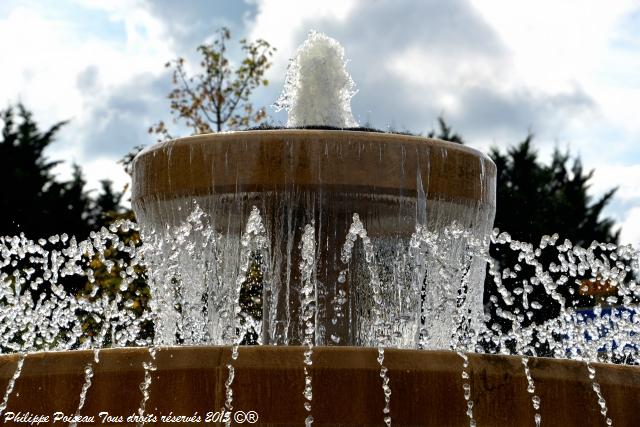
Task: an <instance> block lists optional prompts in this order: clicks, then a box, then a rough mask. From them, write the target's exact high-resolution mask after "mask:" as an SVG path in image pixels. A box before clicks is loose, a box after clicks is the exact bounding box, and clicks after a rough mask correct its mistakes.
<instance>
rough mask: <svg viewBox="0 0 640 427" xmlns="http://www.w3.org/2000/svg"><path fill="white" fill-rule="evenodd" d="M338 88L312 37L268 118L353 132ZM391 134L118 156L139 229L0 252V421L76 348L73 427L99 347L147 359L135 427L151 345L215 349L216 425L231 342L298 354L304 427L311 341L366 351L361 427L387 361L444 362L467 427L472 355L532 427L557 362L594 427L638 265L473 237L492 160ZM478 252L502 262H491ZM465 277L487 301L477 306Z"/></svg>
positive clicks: (633, 339)
mask: <svg viewBox="0 0 640 427" xmlns="http://www.w3.org/2000/svg"><path fill="white" fill-rule="evenodd" d="M353 88H354V85H353V81H352V80H351V78H350V77H349V75H348V73H347V72H346V69H345V66H344V54H343V50H342V48H341V47H340V46H339V44H338V43H337V42H335V41H334V40H332V39H329V38H328V37H326V36H324V35H321V34H318V33H312V34H311V35H310V37H309V39H308V40H307V42H305V44H304V45H303V46H302V47H301V48H300V49H299V50H298V52H297V53H296V59H295V60H294V62H292V63H291V64H290V66H289V74H288V76H287V88H286V90H285V93H284V94H283V96H282V97H281V99H280V100H279V101H278V105H280V106H281V107H283V108H287V109H288V110H289V113H290V116H289V117H290V122H291V123H290V124H292V125H295V126H307V125H323V126H326V125H330V126H337V127H349V126H354V125H355V124H356V122H355V120H354V119H353V115H352V114H351V109H350V106H349V100H350V98H351V96H353V94H354V89H353ZM320 94H326V97H323V96H321V95H320ZM314 132H315V133H314ZM265 135H266V136H265ZM270 138H271V139H270ZM402 138H405V139H404V140H402V141H398V140H396V139H393V136H391V135H387V134H363V133H362V132H351V133H350V131H306V133H300V132H298V131H282V132H281V133H278V134H277V135H276V136H273V134H270V133H269V132H268V131H265V132H247V133H236V134H226V135H225V134H222V135H216V139H215V140H212V141H206V143H205V144H199V141H201V140H198V139H197V138H193V139H189V138H187V139H185V140H184V141H183V142H184V143H173V142H172V143H167V144H166V145H160V146H158V147H155V148H154V149H152V150H147V151H146V152H144V153H142V154H141V156H140V157H139V158H138V159H137V160H136V162H137V163H136V165H135V168H136V169H135V171H134V179H135V180H136V182H134V191H135V192H136V193H135V194H134V200H133V204H134V208H135V210H136V213H137V217H138V220H139V223H140V225H138V224H137V223H134V222H131V221H123V220H120V221H116V222H115V223H114V224H112V225H111V226H110V227H109V228H108V229H107V228H103V229H101V230H99V231H96V232H94V233H92V234H91V236H90V237H89V238H88V239H86V240H83V241H77V240H76V239H75V238H73V237H71V238H70V237H69V236H66V235H61V236H52V237H50V238H49V239H46V240H45V239H40V240H37V241H33V240H30V239H29V238H27V237H26V236H23V235H21V236H13V237H8V236H5V237H0V285H1V286H0V350H1V351H2V353H4V354H6V353H17V354H18V358H17V359H16V364H15V368H14V370H13V372H12V374H11V375H10V376H9V378H8V382H7V385H6V387H5V393H4V396H3V399H2V403H0V414H1V413H4V412H6V410H7V409H10V408H11V405H12V402H13V401H14V400H15V399H19V398H20V397H19V396H17V395H14V389H15V386H16V384H19V382H20V380H21V375H23V371H24V370H25V369H23V368H24V367H25V361H28V360H30V357H34V356H37V354H40V353H39V352H43V351H61V350H82V349H92V350H93V352H94V353H93V359H92V360H90V361H88V362H86V363H84V364H83V365H82V366H83V374H82V381H81V384H79V385H78V389H77V390H78V391H77V393H78V398H77V400H76V401H75V402H74V406H73V411H74V412H73V413H74V414H75V415H73V414H72V415H73V416H72V417H70V419H69V420H65V421H66V422H68V423H71V424H76V423H81V422H82V411H83V408H84V407H85V403H86V401H87V399H90V398H91V394H92V392H93V391H94V387H95V386H96V385H98V384H99V381H98V379H97V378H96V375H97V374H96V373H98V372H99V371H100V369H101V363H102V357H100V358H99V357H98V352H99V351H100V349H102V348H107V347H127V346H135V347H147V348H148V352H147V354H146V355H145V358H144V359H143V360H141V361H140V362H139V363H138V362H137V363H138V365H137V366H138V367H139V370H140V372H141V374H140V376H139V377H137V381H138V384H139V390H138V391H139V395H138V397H137V402H139V405H138V409H137V411H136V415H137V417H134V418H132V420H134V421H133V422H135V423H138V424H144V423H145V422H151V418H149V417H150V416H151V413H153V412H155V410H156V409H157V408H155V407H149V406H150V405H149V402H150V401H151V400H150V399H151V398H152V393H151V389H152V387H153V382H154V381H157V380H161V376H159V375H158V374H157V371H156V370H157V369H158V367H159V366H161V365H162V363H166V362H163V361H162V360H163V359H162V358H163V351H168V350H165V349H166V348H172V347H173V346H184V345H192V346H219V345H224V346H229V348H230V354H228V355H226V356H225V358H224V360H223V361H221V365H220V366H222V367H224V372H223V374H221V375H222V378H223V381H222V382H221V384H220V387H221V389H222V394H224V401H223V403H224V406H225V409H226V410H227V411H229V412H231V411H233V410H234V408H235V407H236V406H237V405H236V403H235V399H236V398H237V397H241V394H239V392H238V388H237V386H239V385H240V384H243V383H242V381H246V378H244V379H243V378H242V374H241V373H240V371H238V370H236V367H237V365H238V364H240V362H241V361H242V359H243V357H251V353H250V352H248V353H247V354H246V356H245V355H244V353H243V351H245V347H244V345H245V344H258V345H267V344H270V345H282V346H291V345H302V346H303V350H302V353H301V355H302V357H300V358H298V359H297V361H298V362H299V372H300V375H302V378H301V380H302V381H301V384H302V387H301V389H300V390H298V391H297V392H296V393H298V395H299V397H301V398H302V401H301V402H302V404H303V406H304V416H303V417H301V418H300V420H298V422H299V423H303V422H304V423H305V424H306V425H310V424H312V423H313V422H314V420H317V416H315V415H316V413H314V411H315V410H316V408H317V407H318V403H317V399H318V398H319V394H318V391H317V384H318V382H319V381H321V379H322V378H321V376H320V375H319V374H317V373H315V372H316V371H315V369H317V365H318V363H317V357H320V358H321V356H322V352H320V354H318V352H317V351H318V348H320V349H322V347H317V346H342V345H352V346H358V347H374V348H375V349H376V351H377V352H376V356H377V357H376V356H372V358H373V362H374V363H376V362H377V363H376V369H377V372H378V374H379V378H377V383H376V384H377V388H376V389H375V390H373V389H371V390H367V392H368V393H376V395H379V396H380V399H379V403H380V405H381V406H380V412H377V414H378V415H379V421H380V422H384V423H385V424H387V425H391V422H392V420H394V422H397V421H395V420H396V419H398V417H401V416H402V414H398V413H392V408H393V405H394V404H396V403H395V402H397V400H398V399H399V398H398V397H397V396H398V395H397V393H396V392H395V390H396V389H395V387H401V386H402V384H401V383H399V382H397V381H395V380H394V378H393V375H392V374H393V372H394V371H393V370H392V368H391V366H392V365H393V363H394V361H393V357H394V356H393V355H394V354H396V353H390V352H389V351H388V349H406V350H416V351H418V350H452V351H454V352H456V353H457V355H459V356H456V357H457V359H456V363H458V364H459V368H458V372H459V374H458V376H459V377H460V379H461V380H462V382H461V384H460V386H459V387H458V388H456V390H457V391H456V392H457V393H458V394H459V396H458V397H459V398H463V399H464V402H465V403H464V404H465V417H466V419H467V421H468V423H469V424H470V425H471V426H474V425H476V424H477V423H478V421H477V420H478V413H477V408H478V406H477V404H476V403H477V400H478V399H477V397H478V396H476V395H474V393H475V392H474V390H475V389H476V388H479V387H481V384H478V383H474V382H473V375H474V373H473V362H472V358H471V357H470V355H472V354H473V353H487V354H500V355H514V356H518V357H520V363H519V365H520V369H521V372H522V374H523V375H524V386H523V387H524V388H525V389H526V393H527V395H528V400H529V404H530V406H531V408H532V409H533V411H534V412H533V416H532V418H533V419H530V421H532V422H533V423H535V424H536V425H542V423H544V422H547V421H550V422H553V419H550V420H548V418H549V417H547V416H545V417H544V418H543V417H542V415H541V414H542V411H543V410H544V408H545V404H547V403H548V404H549V405H550V404H552V402H548V401H545V400H544V399H542V398H541V395H542V394H541V392H540V388H541V387H543V386H544V381H545V380H544V379H541V381H538V379H537V378H536V377H535V375H534V371H533V370H532V367H531V365H532V361H534V360H535V359H534V358H536V357H539V356H546V357H554V358H557V359H574V360H577V361H579V362H580V363H583V364H584V365H585V370H584V377H585V379H587V380H588V382H589V384H590V387H591V388H592V394H593V401H594V405H596V406H597V407H598V412H599V413H600V414H601V416H602V421H603V422H604V423H606V424H607V425H612V424H613V422H614V421H615V420H614V419H613V417H612V416H611V408H612V406H611V401H610V400H607V396H606V395H605V393H604V392H603V390H602V388H601V386H600V383H599V382H598V381H597V380H596V371H597V368H596V366H595V365H594V364H595V363H596V362H609V363H614V362H615V363H623V364H629V365H637V364H638V363H639V362H640V357H639V356H640V355H639V349H640V340H639V338H638V337H639V336H640V334H639V332H640V320H639V319H640V317H639V316H638V301H639V299H640V287H639V286H638V284H637V274H638V271H639V270H640V268H639V262H640V261H639V260H640V254H639V253H638V251H637V250H636V249H634V248H633V247H631V246H616V245H613V244H605V243H597V242H594V243H592V244H591V245H589V246H588V247H580V246H574V245H573V244H572V243H571V242H570V241H568V240H564V241H562V243H560V244H558V242H561V240H560V238H559V236H558V235H556V234H554V235H550V236H544V237H543V238H542V239H541V241H540V242H539V244H537V245H534V244H533V243H527V242H519V241H516V240H514V239H512V238H511V237H510V236H509V234H507V233H506V232H499V231H498V230H495V231H493V232H492V231H491V226H492V221H493V214H494V210H493V209H494V206H493V205H492V203H491V202H492V200H493V198H494V196H495V195H494V193H492V191H493V190H492V187H491V185H490V184H491V180H490V175H491V174H490V172H491V171H492V170H495V169H492V168H495V166H493V163H492V162H491V161H490V160H489V159H487V158H486V157H484V156H482V155H479V154H478V153H476V152H473V151H472V150H469V149H467V148H464V147H455V146H449V145H445V144H443V143H440V142H437V141H435V142H434V141H430V142H429V144H427V143H426V142H425V140H424V139H420V138H413V139H412V138H411V137H402ZM171 144H173V145H171ZM207 150H212V151H207ZM216 150H217V151H216ZM265 159H266V160H265ZM184 164H188V165H189V166H190V169H186V170H185V169H184V168H181V167H179V166H181V165H184ZM175 165H178V166H175ZM260 168H263V169H264V170H265V171H266V172H261V171H260V170H259V169H260ZM173 169H178V170H179V171H180V172H179V173H175V174H172V172H171V170H173ZM157 170H164V171H165V172H163V173H165V174H166V176H164V175H161V173H160V172H156V171H157ZM212 171H214V172H212ZM372 171H373V172H372ZM145 174H146V175H145ZM154 174H155V175H154ZM147 175H153V176H158V177H159V178H157V179H156V180H155V181H153V180H148V179H145V176H147ZM494 175H495V174H494ZM165 178H166V179H165ZM469 182H473V183H475V184H469ZM467 185H468V186H470V187H471V190H469V188H468V187H467ZM187 190H188V191H187ZM490 245H493V247H494V248H496V249H499V250H500V251H501V252H503V253H509V254H511V255H513V256H511V257H507V258H505V259H514V260H516V261H515V262H514V264H512V265H500V264H499V263H498V262H497V261H496V260H494V259H492V258H491V256H490V255H489V247H490ZM485 279H486V280H491V281H493V283H494V284H495V287H496V289H497V293H496V294H494V295H490V296H489V298H488V299H487V300H486V301H485V305H483V292H482V290H483V284H484V281H485ZM595 284H598V285H603V286H606V287H607V289H608V295H607V296H606V298H600V299H598V298H596V297H593V296H592V297H588V296H585V297H583V298H582V300H585V299H587V300H588V303H589V304H590V305H592V306H594V307H595V309H593V310H587V309H585V308H584V307H583V306H582V305H580V303H579V302H580V301H581V300H580V299H578V298H576V295H577V294H584V295H587V294H588V292H589V290H590V286H593V285H595ZM225 354H226V353H225ZM454 355H455V353H454ZM460 359H462V360H460ZM501 360H502V359H501ZM253 368H254V369H255V367H253ZM26 372H28V369H27V370H26ZM598 378H600V377H598ZM241 390H242V392H246V391H247V390H246V388H244V389H242V388H241ZM74 393H76V392H74ZM300 395H301V396H300ZM392 396H393V399H392ZM474 402H476V403H474ZM301 406H302V405H301ZM14 415H15V414H14ZM230 422H231V421H230V420H226V423H227V424H230Z"/></svg>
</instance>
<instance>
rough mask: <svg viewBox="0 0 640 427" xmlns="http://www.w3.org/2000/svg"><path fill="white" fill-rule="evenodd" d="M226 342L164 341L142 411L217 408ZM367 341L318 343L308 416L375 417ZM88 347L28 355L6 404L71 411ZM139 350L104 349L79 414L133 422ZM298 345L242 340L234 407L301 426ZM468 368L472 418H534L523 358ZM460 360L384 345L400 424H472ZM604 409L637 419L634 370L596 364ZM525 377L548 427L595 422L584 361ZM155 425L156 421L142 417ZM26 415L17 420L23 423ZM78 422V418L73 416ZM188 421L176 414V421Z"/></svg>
mask: <svg viewBox="0 0 640 427" xmlns="http://www.w3.org/2000/svg"><path fill="white" fill-rule="evenodd" d="M230 355H231V349H230V348H229V347H165V348H159V349H158V351H157V353H156V360H155V365H156V367H157V369H156V370H155V371H153V372H152V382H151V386H150V388H149V393H150V395H149V399H148V401H147V403H146V410H145V414H147V415H149V416H150V415H155V416H156V417H157V423H158V424H162V421H161V419H160V416H161V415H165V416H166V415H169V414H172V415H174V416H193V415H194V414H196V413H197V415H199V416H200V417H202V418H204V417H206V414H207V413H215V412H216V411H221V410H222V408H224V402H225V399H226V396H225V381H226V380H227V376H228V370H227V364H228V363H229V361H230V360H231V359H230ZM18 357H19V356H17V355H7V356H0V386H3V387H4V386H5V385H6V384H7V382H8V380H9V378H11V376H12V375H13V373H14V370H15V368H16V363H17V360H18ZM376 357H377V350H376V349H373V348H352V347H318V348H315V349H314V353H313V365H312V366H311V367H310V373H311V376H312V378H313V410H312V414H313V417H314V419H315V422H314V424H315V425H323V424H337V423H342V424H344V425H380V424H381V423H382V416H383V414H382V409H383V407H384V399H383V394H382V389H381V379H380V375H379V373H380V366H379V364H378V363H377V361H376ZM92 361H93V352H92V351H71V352H59V353H35V354H30V355H28V356H27V357H26V359H25V363H24V367H23V370H22V374H21V376H20V377H19V378H18V380H17V381H16V384H15V388H14V390H13V392H12V393H11V395H10V397H9V401H8V407H7V409H6V410H5V411H4V413H3V414H2V418H3V420H4V419H5V417H7V416H8V415H9V414H11V413H13V414H16V413H18V412H22V413H23V414H25V413H27V412H29V413H30V414H34V415H49V416H52V415H53V414H54V413H55V412H62V413H64V414H68V415H73V414H74V413H75V411H76V408H77V406H78V399H79V394H80V390H81V388H82V385H83V382H84V367H85V366H86V364H88V363H92ZM148 361H150V355H149V352H148V350H147V349H146V348H121V349H105V350H101V351H100V362H99V363H98V364H95V366H94V376H93V379H92V385H91V387H90V389H89V391H88V394H87V399H86V403H85V405H84V408H83V410H82V415H85V416H94V417H95V419H96V424H100V421H99V420H100V417H99V415H98V414H99V413H100V412H108V413H109V414H110V416H114V417H117V416H122V417H123V420H122V422H121V424H120V425H122V424H125V425H134V424H135V423H134V422H133V421H130V422H128V421H127V417H128V416H130V415H134V414H136V413H137V411H138V408H139V405H140V402H141V399H142V394H141V392H140V388H139V385H140V384H141V383H142V382H143V380H144V370H143V367H142V364H143V362H148ZM302 361H303V348H301V347H272V346H258V347H242V348H241V349H240V354H239V357H238V359H237V360H236V361H234V363H233V364H234V368H235V378H234V381H233V384H232V388H233V409H234V411H244V413H245V414H248V413H249V411H255V413H256V414H257V416H258V417H259V418H258V421H259V423H260V424H261V425H269V424H274V425H275V424H277V425H301V424H302V423H303V421H304V419H305V417H306V415H307V414H306V412H305V410H304V407H303V403H304V397H303V394H302V390H303V387H304V373H303V368H302V366H303V363H302ZM469 361H470V365H469V368H468V372H469V374H470V379H469V380H468V382H469V384H470V385H471V395H470V399H471V400H473V402H474V406H473V415H474V419H475V420H476V422H477V425H479V426H506V425H509V426H525V425H533V418H534V414H535V412H534V411H533V409H532V406H531V398H530V394H529V393H527V381H526V378H525V375H524V371H523V368H522V362H521V359H520V358H519V357H513V356H494V355H479V354H470V355H469ZM462 362H463V361H462V358H461V357H460V356H458V355H457V354H456V353H452V352H447V351H416V350H391V349H389V350H386V351H385V366H387V368H388V369H389V371H388V376H389V380H390V385H391V388H392V390H393V391H392V393H393V396H392V399H391V416H392V418H393V423H394V424H396V425H421V426H454V425H455V426H461V425H468V423H469V420H468V418H467V415H466V408H467V403H466V401H465V399H464V393H463V387H462V385H463V380H462V378H461V372H462ZM593 366H595V368H596V371H597V379H598V382H599V384H600V386H601V390H602V393H603V395H604V396H605V397H606V399H607V406H608V416H610V417H611V418H612V419H613V422H614V425H620V426H623V425H624V426H634V425H640V412H639V411H638V410H637V409H638V407H639V406H640V397H639V396H640V370H639V369H640V368H637V367H630V366H620V365H609V364H593ZM529 367H530V369H531V375H532V377H533V378H534V380H535V384H536V394H537V395H538V396H539V397H540V400H541V406H540V414H541V416H542V425H545V426H565V427H566V426H585V425H602V424H603V422H604V421H603V419H602V416H601V414H600V412H599V406H598V403H597V398H596V395H595V393H594V391H593V390H592V385H591V381H590V379H589V377H588V371H587V368H586V365H585V364H584V363H580V362H576V361H569V360H556V359H546V358H531V359H530V361H529ZM150 424H153V423H150ZM23 425H24V424H23ZM81 425H82V423H81ZM182 425H184V424H182Z"/></svg>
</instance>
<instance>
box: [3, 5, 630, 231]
mask: <svg viewBox="0 0 640 427" xmlns="http://www.w3.org/2000/svg"><path fill="white" fill-rule="evenodd" d="M223 25H224V26H227V27H229V28H230V29H231V31H232V34H233V36H234V38H235V39H236V40H237V39H238V38H240V37H248V38H250V39H255V38H264V39H266V40H268V41H269V42H270V43H271V44H272V45H274V46H275V47H277V48H278V51H277V53H276V56H275V57H274V66H273V67H272V69H271V70H270V72H269V75H268V77H269V80H270V81H271V84H270V85H269V86H268V87H267V88H264V89H261V90H259V91H257V92H256V93H255V96H254V98H253V101H254V103H255V104H256V105H259V106H263V105H270V104H272V103H273V102H274V101H275V99H276V98H277V97H278V95H279V93H280V91H281V90H282V84H283V79H284V72H285V69H286V64H287V61H288V59H289V58H290V57H291V56H292V54H293V52H294V51H295V49H296V47H297V46H298V45H299V44H300V43H301V42H302V41H303V40H304V39H305V37H306V35H307V33H308V31H309V30H310V29H316V30H319V31H323V32H326V33H327V34H328V35H329V36H331V37H334V38H336V39H338V40H339V41H340V42H341V43H342V44H343V45H344V47H345V51H346V55H347V57H348V58H349V64H348V68H349V71H350V72H351V74H352V76H353V79H354V80H355V82H356V85H357V88H358V90H359V92H358V93H357V94H356V96H355V97H354V98H353V100H352V106H353V111H354V116H355V117H356V120H358V121H359V122H360V123H365V122H368V123H370V124H371V125H374V126H377V127H380V128H389V127H391V128H394V129H398V130H409V131H413V132H426V131H429V130H430V129H432V128H433V127H434V126H435V122H436V118H437V117H438V115H440V114H443V115H444V116H445V118H446V119H447V121H448V122H449V123H450V124H451V125H453V127H454V128H455V130H456V131H458V132H459V133H461V134H462V135H463V136H464V137H465V138H466V140H467V141H468V143H469V144H470V145H472V146H475V147H476V148H479V149H483V150H486V149H488V148H489V147H490V146H492V145H494V146H498V147H503V148H504V147H507V146H509V145H510V144H513V143H516V142H519V141H521V140H522V139H523V138H524V137H525V135H526V134H527V132H528V131H532V132H534V134H535V135H536V139H535V141H536V144H537V145H536V146H537V148H538V150H539V151H540V153H541V154H542V156H543V157H545V158H546V156H548V155H549V154H550V152H551V151H552V150H553V148H554V147H556V146H557V147H560V148H561V149H568V150H570V151H571V152H572V153H573V154H576V155H580V156H581V158H582V160H583V163H584V165H585V166H586V167H587V168H589V169H592V168H593V169H595V171H596V172H595V175H594V180H593V187H592V193H593V194H594V196H597V195H599V194H602V193H603V192H604V191H606V190H607V189H609V188H611V187H615V186H617V187H619V191H618V194H617V197H616V199H615V201H614V203H613V204H612V206H611V207H610V208H609V210H608V211H607V214H608V215H610V216H613V217H615V219H616V220H617V222H618V223H619V224H620V225H621V226H622V227H623V228H622V230H623V233H622V237H623V241H625V242H631V243H636V244H637V243H639V242H640V120H638V117H637V116H638V114H637V109H638V107H639V106H640V4H639V3H638V2H637V1H630V0H619V1H615V2H603V1H599V0H581V1H580V0H563V1H554V0H535V1H534V0H522V1H518V2H505V1H502V0H449V1H446V2H443V1H440V0H368V1H365V0H324V1H308V0H307V1H299V0H297V1H294V0H247V1H241V0H199V1H176V0H156V1H152V0H111V1H100V0H60V1H58V0H22V1H17V0H2V2H0V52H1V53H2V64H1V67H2V76H3V78H2V79H1V80H0V100H1V101H2V103H4V104H5V105H9V104H11V103H15V102H17V101H22V102H24V103H25V104H26V106H27V107H28V108H30V109H31V110H33V111H34V112H35V117H36V119H37V120H38V121H39V122H40V123H42V124H43V125H47V124H52V123H54V122H57V121H59V120H70V123H69V125H67V126H66V127H65V128H64V130H63V131H62V133H61V134H60V138H59V141H58V142H57V143H56V145H55V146H54V147H53V148H52V150H51V152H50V153H49V154H50V155H51V156H52V157H55V158H58V159H62V160H67V162H66V163H67V166H63V167H61V169H60V170H59V172H60V173H61V174H66V173H68V164H69V162H70V161H72V160H75V161H77V162H79V163H80V164H82V165H83V166H84V170H85V173H86V175H87V177H88V178H89V180H90V182H91V183H92V185H94V186H95V184H96V183H97V182H98V180H99V179H102V178H106V177H109V178H112V179H114V180H115V181H116V182H117V183H119V184H120V185H123V184H124V183H125V182H126V176H125V175H124V173H123V172H122V171H121V169H120V167H119V166H118V165H117V164H116V160H117V159H119V158H121V157H122V156H123V155H124V154H125V153H126V152H127V151H128V150H129V149H130V148H131V147H133V146H135V145H139V144H149V143H152V142H153V141H154V138H153V137H152V136H150V135H148V134H147V132H146V129H147V128H148V126H150V125H151V124H153V123H154V122H156V121H158V120H161V119H162V120H165V121H166V120H169V121H170V115H169V110H168V102H167V100H166V95H167V93H168V92H169V90H170V89H171V85H170V79H169V74H168V72H167V70H166V69H165V68H164V63H165V62H167V61H168V60H170V59H173V58H176V57H178V56H183V57H185V58H187V61H189V62H188V63H189V64H196V63H197V62H196V61H197V57H196V52H195V48H196V47H197V46H198V45H199V44H200V43H202V42H206V41H207V40H210V39H211V37H212V35H213V34H214V32H215V30H216V29H217V28H219V27H220V26H223ZM269 112H270V115H271V117H272V119H273V120H274V121H276V122H283V123H284V122H286V117H284V115H283V113H275V112H274V110H273V109H269ZM181 132H185V130H184V129H180V128H179V127H175V128H174V133H178V134H179V133H181ZM551 231H552V230H550V232H551Z"/></svg>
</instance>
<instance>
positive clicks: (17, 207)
mask: <svg viewBox="0 0 640 427" xmlns="http://www.w3.org/2000/svg"><path fill="white" fill-rule="evenodd" d="M0 121H1V122H2V131H1V139H0V162H1V165H2V167H0V182H2V185H1V186H0V234H3V235H14V234H18V233H25V235H27V236H29V237H34V238H39V237H47V236H50V235H53V234H58V233H67V234H70V235H76V236H78V237H84V236H86V235H87V234H88V233H89V232H90V231H91V230H92V229H94V228H95V227H97V226H100V225H101V224H102V221H103V213H104V212H105V209H106V208H108V209H117V208H118V206H119V202H120V198H121V197H122V196H121V194H119V193H118V192H115V191H113V189H112V188H111V183H110V182H106V181H105V182H104V183H103V188H102V192H101V193H99V195H98V196H97V199H95V200H94V199H92V198H91V195H90V193H89V192H87V191H86V190H85V185H86V181H85V179H84V177H83V174H82V170H81V168H80V167H79V166H78V165H73V173H72V177H71V179H70V180H69V181H62V180H59V179H58V178H57V177H56V176H55V175H54V173H53V169H54V168H55V166H57V165H58V164H60V163H61V162H59V161H52V160H49V159H48V158H47V156H46V153H45V151H46V150H47V148H48V147H49V146H50V145H51V144H53V143H54V141H55V138H56V136H57V133H58V131H59V130H60V129H61V128H62V126H64V124H65V122H59V123H56V124H55V125H53V126H51V127H50V128H49V129H48V130H46V131H44V132H43V131H41V130H40V129H39V128H38V125H37V124H36V122H35V121H34V120H33V117H32V114H31V113H30V112H29V111H28V110H27V109H26V108H24V106H22V105H18V106H17V107H15V108H13V107H9V108H7V109H6V110H4V111H1V112H0Z"/></svg>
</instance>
